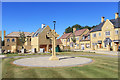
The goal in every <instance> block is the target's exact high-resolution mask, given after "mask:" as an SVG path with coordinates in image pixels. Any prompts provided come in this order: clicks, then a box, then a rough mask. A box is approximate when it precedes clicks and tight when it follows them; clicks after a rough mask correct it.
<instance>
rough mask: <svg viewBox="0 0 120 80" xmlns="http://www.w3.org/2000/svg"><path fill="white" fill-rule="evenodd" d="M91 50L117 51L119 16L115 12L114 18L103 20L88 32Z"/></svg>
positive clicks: (119, 26) (119, 36)
mask: <svg viewBox="0 0 120 80" xmlns="http://www.w3.org/2000/svg"><path fill="white" fill-rule="evenodd" d="M90 41H91V49H92V50H102V51H103V50H105V51H106V50H107V51H110V50H112V51H117V50H118V47H119V46H120V18H119V15H118V13H115V19H110V20H109V19H107V20H106V21H105V20H104V17H102V18H101V23H100V24H99V25H97V26H96V27H95V28H94V29H93V30H92V31H91V33H90Z"/></svg>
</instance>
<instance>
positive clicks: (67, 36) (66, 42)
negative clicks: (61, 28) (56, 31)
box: [60, 28, 89, 49]
mask: <svg viewBox="0 0 120 80" xmlns="http://www.w3.org/2000/svg"><path fill="white" fill-rule="evenodd" d="M88 32H89V30H88V29H81V30H76V28H73V33H74V35H75V38H76V43H74V42H73V41H72V38H73V33H64V34H63V35H62V36H61V37H60V40H61V42H62V44H63V47H64V48H63V49H80V45H79V41H80V40H81V39H82V36H83V35H84V34H87V33H88Z"/></svg>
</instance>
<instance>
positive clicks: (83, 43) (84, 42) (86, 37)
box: [79, 29, 93, 50]
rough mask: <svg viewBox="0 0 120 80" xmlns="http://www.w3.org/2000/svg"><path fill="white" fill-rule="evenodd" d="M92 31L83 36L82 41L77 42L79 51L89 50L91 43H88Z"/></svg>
mask: <svg viewBox="0 0 120 80" xmlns="http://www.w3.org/2000/svg"><path fill="white" fill-rule="evenodd" d="M92 30H93V29H91V30H90V31H89V32H88V33H87V34H84V35H83V36H82V39H81V40H80V41H79V42H80V49H81V50H90V49H91V48H90V46H91V44H90V43H91V41H90V32H91V31H92Z"/></svg>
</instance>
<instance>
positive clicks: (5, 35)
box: [4, 30, 6, 40]
mask: <svg viewBox="0 0 120 80" xmlns="http://www.w3.org/2000/svg"><path fill="white" fill-rule="evenodd" d="M5 36H6V31H5V30H4V40H5Z"/></svg>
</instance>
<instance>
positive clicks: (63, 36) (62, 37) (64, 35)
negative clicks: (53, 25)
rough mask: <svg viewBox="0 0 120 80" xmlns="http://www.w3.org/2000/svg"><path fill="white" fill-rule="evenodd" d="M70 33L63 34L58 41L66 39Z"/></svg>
mask: <svg viewBox="0 0 120 80" xmlns="http://www.w3.org/2000/svg"><path fill="white" fill-rule="evenodd" d="M71 34H72V33H65V34H63V35H62V36H61V37H60V38H59V39H66V38H67V37H69V36H70V35H71Z"/></svg>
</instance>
